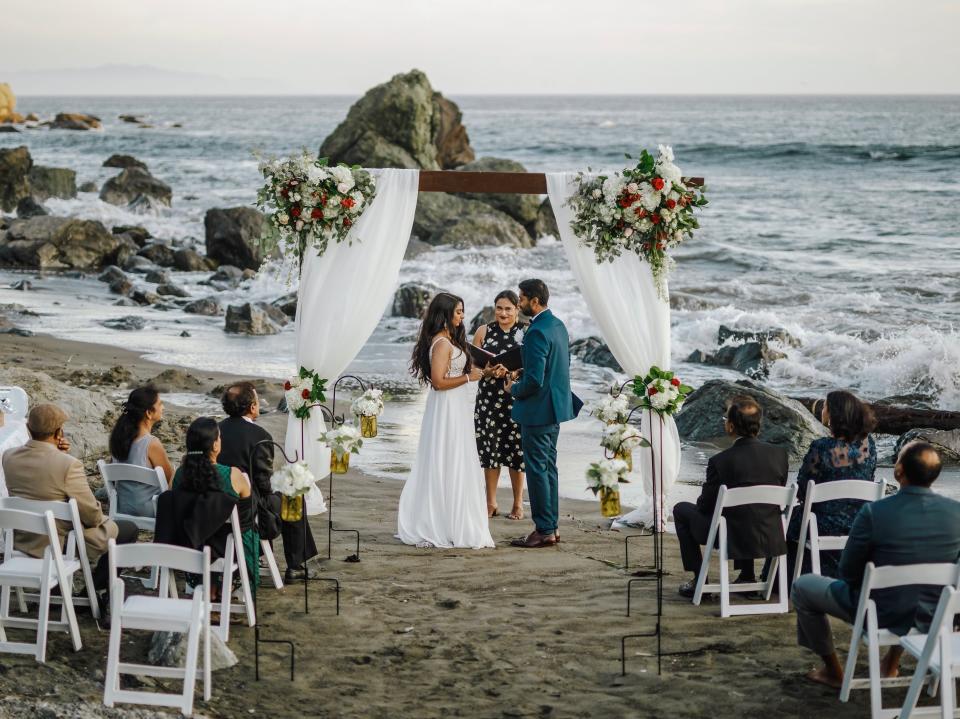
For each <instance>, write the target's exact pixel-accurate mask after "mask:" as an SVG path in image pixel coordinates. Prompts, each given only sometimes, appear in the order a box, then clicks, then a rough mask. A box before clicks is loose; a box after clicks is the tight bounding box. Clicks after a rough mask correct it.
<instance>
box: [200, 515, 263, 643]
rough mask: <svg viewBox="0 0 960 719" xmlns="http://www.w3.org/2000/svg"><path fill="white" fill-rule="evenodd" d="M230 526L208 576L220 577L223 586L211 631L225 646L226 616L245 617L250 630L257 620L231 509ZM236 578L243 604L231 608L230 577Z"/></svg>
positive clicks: (227, 634)
mask: <svg viewBox="0 0 960 719" xmlns="http://www.w3.org/2000/svg"><path fill="white" fill-rule="evenodd" d="M227 523H228V524H229V525H230V534H229V535H227V546H226V550H225V551H224V556H223V558H222V559H217V560H216V561H214V563H213V565H211V567H210V571H212V572H222V573H223V583H222V585H221V587H220V623H219V624H218V625H217V627H216V629H215V631H216V632H217V634H218V635H220V638H221V639H222V640H223V641H224V643H226V642H227V641H228V640H229V639H230V614H231V612H234V613H237V614H246V615H247V626H251V627H252V626H254V625H255V624H256V623H257V617H256V614H255V613H254V608H253V591H252V590H251V587H250V576H249V574H248V573H247V560H246V555H245V554H244V551H243V535H242V534H241V533H240V515H239V514H237V508H236V507H234V508H233V511H232V512H231V513H230V519H229V520H228V522H227ZM234 572H237V573H239V575H240V593H241V596H242V597H243V600H242V601H240V602H238V603H237V605H236V606H234V605H233V573H234Z"/></svg>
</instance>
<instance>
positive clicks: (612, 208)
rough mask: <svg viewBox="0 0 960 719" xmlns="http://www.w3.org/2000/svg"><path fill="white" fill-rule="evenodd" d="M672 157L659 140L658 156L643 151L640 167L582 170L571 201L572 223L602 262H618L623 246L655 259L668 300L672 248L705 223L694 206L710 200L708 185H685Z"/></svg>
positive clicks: (656, 277) (660, 286)
mask: <svg viewBox="0 0 960 719" xmlns="http://www.w3.org/2000/svg"><path fill="white" fill-rule="evenodd" d="M626 157H627V159H628V160H632V159H633V158H632V157H630V155H627V156H626ZM673 159H674V157H673V149H672V148H671V147H669V146H665V145H659V146H658V154H657V157H656V159H654V157H653V156H652V155H651V154H650V153H649V152H647V151H646V150H643V151H642V152H641V154H640V158H639V160H638V161H637V164H636V166H635V167H629V168H625V169H624V170H622V171H621V172H615V173H613V174H612V175H598V176H595V177H594V176H590V175H584V174H583V173H580V174H579V175H577V179H576V182H577V191H576V192H575V193H574V194H573V195H572V196H571V197H570V199H569V200H568V201H567V205H568V206H569V207H570V208H571V209H572V210H573V213H574V217H573V220H572V221H571V223H570V227H571V229H572V230H573V232H574V233H575V234H576V235H577V237H579V238H580V240H581V242H582V243H583V244H584V245H586V246H587V247H591V248H593V251H594V253H595V254H596V258H597V262H610V261H613V260H614V259H615V258H617V257H619V256H620V255H621V253H622V252H623V251H624V250H627V251H630V252H634V253H636V255H637V256H638V257H640V258H641V259H643V260H646V261H647V262H648V263H649V264H650V269H651V270H652V271H653V279H654V282H655V284H656V287H657V294H658V295H659V296H660V298H661V299H663V300H664V301H667V300H668V295H667V276H668V275H669V272H670V269H671V268H672V267H673V264H674V260H673V258H672V257H670V255H669V254H668V250H671V249H673V248H674V247H677V246H678V245H680V244H681V243H682V242H683V241H684V240H685V239H687V238H689V237H690V236H691V235H692V234H693V231H694V230H696V229H697V228H699V227H700V224H699V223H698V222H697V218H696V216H695V215H694V210H695V209H697V208H700V207H703V206H704V205H706V204H707V198H706V197H705V196H704V192H705V189H706V188H704V187H699V188H697V187H688V186H687V185H686V184H684V181H683V175H682V173H681V172H680V168H679V167H677V166H676V165H675V164H674V162H673Z"/></svg>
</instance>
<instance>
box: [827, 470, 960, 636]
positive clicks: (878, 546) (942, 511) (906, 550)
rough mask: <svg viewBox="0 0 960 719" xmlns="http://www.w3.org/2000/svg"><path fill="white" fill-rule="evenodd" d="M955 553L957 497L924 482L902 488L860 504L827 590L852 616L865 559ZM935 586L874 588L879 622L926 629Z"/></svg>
mask: <svg viewBox="0 0 960 719" xmlns="http://www.w3.org/2000/svg"><path fill="white" fill-rule="evenodd" d="M958 556H960V502H957V501H955V500H953V499H949V498H947V497H944V496H942V495H939V494H936V493H934V492H933V490H931V489H927V488H925V487H909V486H908V487H903V488H902V489H901V490H900V491H899V492H897V493H896V494H894V495H893V496H891V497H887V498H885V499H881V500H880V501H878V502H872V503H869V504H865V505H863V507H862V508H861V509H860V512H859V513H858V514H857V517H856V519H854V520H853V526H852V527H851V528H850V535H849V537H848V539H847V546H846V547H844V549H843V554H842V555H841V556H840V580H839V581H836V582H834V583H833V584H831V585H830V591H831V592H832V593H833V596H834V597H835V598H836V600H837V601H838V602H839V603H840V604H842V605H844V606H845V607H846V608H847V610H848V611H849V612H850V614H851V616H852V615H853V614H854V613H855V612H856V611H857V603H858V602H859V601H860V586H861V584H862V583H863V572H864V568H865V567H866V566H867V562H873V563H874V564H875V565H877V566H878V567H879V566H883V565H887V564H921V563H926V562H956V561H957V558H958ZM941 589H942V587H922V586H913V587H894V588H892V589H878V590H876V591H874V593H873V595H874V598H875V599H876V602H877V614H878V619H879V624H880V626H881V627H885V628H887V629H889V630H890V631H892V632H893V633H895V634H901V635H902V634H906V633H907V632H908V631H910V628H911V627H913V626H917V627H918V628H920V629H926V627H927V626H929V624H930V621H931V619H933V612H934V610H935V609H936V606H937V601H938V600H939V599H940V591H941Z"/></svg>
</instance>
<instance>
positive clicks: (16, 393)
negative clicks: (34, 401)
mask: <svg viewBox="0 0 960 719" xmlns="http://www.w3.org/2000/svg"><path fill="white" fill-rule="evenodd" d="M3 399H5V400H7V402H8V403H9V405H10V406H11V407H12V408H13V411H12V412H11V413H10V414H8V415H7V416H8V417H10V418H11V419H19V420H26V418H27V409H29V406H30V401H29V399H28V398H27V393H26V392H25V391H24V390H23V388H22V387H0V400H3Z"/></svg>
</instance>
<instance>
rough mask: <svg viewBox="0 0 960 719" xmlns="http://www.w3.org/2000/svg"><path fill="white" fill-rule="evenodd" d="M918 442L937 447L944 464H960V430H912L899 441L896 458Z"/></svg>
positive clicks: (895, 449) (895, 453)
mask: <svg viewBox="0 0 960 719" xmlns="http://www.w3.org/2000/svg"><path fill="white" fill-rule="evenodd" d="M918 440H919V441H922V442H929V443H930V444H932V445H933V446H934V447H936V448H937V452H939V453H940V459H941V460H942V461H943V463H944V464H958V463H960V429H929V428H922V429H911V430H910V431H909V432H907V433H905V434H903V435H901V436H900V438H899V439H898V440H897V445H896V447H895V448H894V451H893V454H894V457H896V456H897V455H898V454H900V450H901V449H903V448H904V446H906V445H907V444H909V443H910V442H914V441H918Z"/></svg>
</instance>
